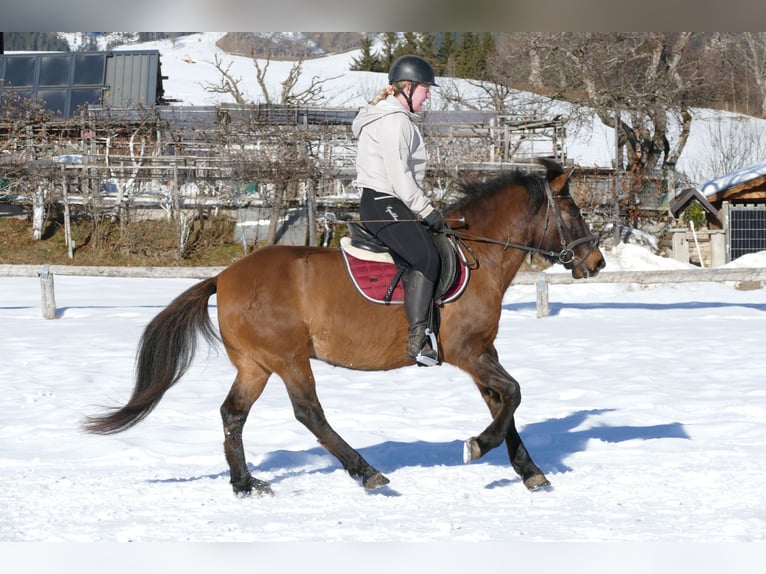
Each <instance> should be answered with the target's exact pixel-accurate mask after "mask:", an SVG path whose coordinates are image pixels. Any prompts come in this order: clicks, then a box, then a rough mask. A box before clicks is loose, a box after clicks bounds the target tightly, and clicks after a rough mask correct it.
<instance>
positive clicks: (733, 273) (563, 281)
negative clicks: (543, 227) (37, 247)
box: [0, 265, 766, 319]
mask: <svg viewBox="0 0 766 574" xmlns="http://www.w3.org/2000/svg"><path fill="white" fill-rule="evenodd" d="M223 269H225V268H224V267H92V266H73V265H42V266H41V265H0V277H40V287H41V291H42V311H43V317H45V318H46V319H55V318H56V317H57V314H56V297H55V293H54V282H53V277H54V275H70V276H81V277H138V278H166V279H183V278H189V279H204V278H206V277H211V276H213V275H216V274H218V273H220V272H221V271H223ZM726 282H732V283H739V284H743V283H746V284H751V285H752V286H754V287H756V288H759V287H762V286H763V284H764V282H766V268H760V267H759V268H720V267H718V268H701V269H667V270H656V271H611V272H609V271H607V272H601V273H599V274H598V275H597V276H596V277H590V278H588V279H574V278H573V277H572V275H571V274H569V273H545V272H520V273H518V274H517V275H516V277H515V278H514V280H513V283H512V285H535V286H536V290H537V316H538V317H540V318H542V317H547V316H548V315H549V314H550V307H549V295H548V288H549V286H550V285H571V284H588V283H637V284H641V285H650V284H661V283H726Z"/></svg>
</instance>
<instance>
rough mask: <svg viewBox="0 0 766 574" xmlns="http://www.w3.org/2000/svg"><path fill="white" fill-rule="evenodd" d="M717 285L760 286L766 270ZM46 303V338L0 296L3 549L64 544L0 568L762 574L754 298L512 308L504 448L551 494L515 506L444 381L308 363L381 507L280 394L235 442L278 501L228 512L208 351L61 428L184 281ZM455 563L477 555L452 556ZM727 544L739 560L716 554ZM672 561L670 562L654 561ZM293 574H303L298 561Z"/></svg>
mask: <svg viewBox="0 0 766 574" xmlns="http://www.w3.org/2000/svg"><path fill="white" fill-rule="evenodd" d="M606 256H607V262H608V264H607V270H611V271H614V270H618V269H621V268H622V269H653V268H667V267H668V266H672V265H677V266H681V264H678V263H675V262H669V261H668V260H667V259H661V258H657V257H655V256H653V255H651V254H650V253H648V252H647V251H645V250H644V249H643V248H640V247H638V246H633V245H622V246H619V247H618V248H615V249H614V250H613V251H611V252H607V253H606ZM734 264H736V265H739V266H749V267H763V266H766V252H764V253H758V254H753V255H748V256H745V257H743V258H740V259H738V260H737V261H736V262H734V263H733V264H732V265H734ZM55 281H56V298H57V303H58V306H59V310H60V318H59V319H57V320H52V321H51V320H45V319H43V318H42V315H41V310H40V286H39V281H38V280H37V279H31V278H30V279H27V278H2V279H0V325H2V328H1V329H0V333H1V335H0V356H2V362H0V380H1V381H2V388H3V393H2V397H1V398H0V420H2V426H1V427H0V468H1V469H2V474H1V475H0V476H2V478H1V479H0V507H1V508H2V516H3V520H2V522H0V541H2V542H4V543H16V542H41V543H57V542H64V543H69V544H64V545H63V546H62V545H58V544H55V545H53V547H52V548H51V546H50V545H49V544H45V545H44V546H43V548H48V549H50V551H42V552H40V553H33V554H34V556H31V557H30V556H29V553H28V551H27V549H28V548H29V546H27V545H21V547H19V546H18V545H16V544H10V545H8V544H5V545H4V546H3V548H4V550H10V554H6V556H11V557H15V558H17V559H19V560H20V559H22V558H21V556H23V559H24V560H26V561H27V564H35V563H42V564H49V563H50V562H51V561H53V562H57V561H58V560H59V558H55V557H57V556H60V555H61V554H62V553H63V554H64V555H65V556H67V557H68V556H69V554H70V553H74V555H76V556H80V557H81V558H78V559H77V560H74V559H73V560H74V561H73V562H71V564H75V565H77V564H79V565H80V566H82V565H83V564H91V563H94V562H95V563H96V564H101V565H105V561H108V560H111V559H114V557H115V556H116V557H123V558H120V559H118V561H117V564H115V565H113V566H111V570H112V571H117V572H122V571H125V572H127V571H134V570H135V567H136V564H137V562H135V561H136V560H138V558H137V554H135V553H134V552H133V551H130V550H125V546H124V545H121V544H114V545H110V544H106V545H104V544H99V545H97V547H96V548H94V552H95V553H94V554H92V553H91V552H90V551H88V552H87V553H84V552H81V551H80V549H81V548H83V546H82V545H81V544H79V543H83V542H98V543H121V542H127V541H136V542H145V543H146V542H171V541H174V542H186V541H192V542H261V543H272V542H294V543H301V544H304V543H305V544H308V545H309V548H311V549H312V550H311V551H310V552H309V554H310V556H314V557H316V556H322V555H323V554H324V555H326V554H327V553H328V552H329V553H330V554H331V556H325V558H322V560H328V561H329V560H333V557H334V556H336V554H335V552H336V550H335V549H338V552H340V551H341V550H340V549H343V548H348V546H347V545H335V546H333V545H331V546H329V547H328V546H326V545H324V544H318V543H325V542H336V543H341V542H343V543H358V542H375V543H385V544H383V545H382V546H381V545H377V544H376V545H374V546H368V545H364V546H363V547H362V548H363V549H364V550H363V552H364V556H365V557H367V558H371V559H372V564H371V565H370V566H368V567H365V568H364V570H372V571H376V568H380V570H379V571H383V569H382V565H383V564H388V562H386V560H389V559H391V558H392V557H393V555H394V554H395V557H396V558H397V560H400V561H401V560H405V559H406V564H410V565H412V564H417V563H418V559H420V560H421V561H423V560H425V563H424V564H422V566H421V567H425V568H428V567H429V565H430V566H433V565H434V564H441V566H440V568H439V570H438V571H440V572H453V571H454V572H466V571H473V569H474V567H476V568H478V565H480V564H482V560H487V559H488V558H487V557H488V556H490V557H492V560H498V561H503V562H504V561H506V560H507V561H508V562H507V563H508V564H509V567H511V565H512V564H513V560H514V557H515V558H522V557H526V558H528V559H529V560H531V563H532V564H536V565H546V564H547V565H549V566H550V567H557V565H558V567H560V568H565V569H566V570H567V571H568V570H572V571H576V568H575V567H574V566H572V561H576V560H578V556H581V555H580V554H579V552H580V550H579V549H577V547H575V548H573V547H572V546H570V545H568V544H565V545H564V548H565V550H563V552H564V553H563V554H560V555H559V554H555V555H548V554H547V551H546V547H545V546H538V545H531V546H528V545H526V543H529V542H549V543H555V544H554V546H553V548H560V547H561V546H560V545H561V544H564V543H568V542H578V543H592V542H599V543H605V542H612V543H614V542H617V543H625V544H627V546H623V545H618V546H617V547H616V548H615V547H613V546H610V545H607V546H605V547H601V546H598V550H597V553H598V557H599V559H598V560H599V564H601V565H602V566H603V564H605V562H604V560H607V559H608V558H609V556H612V557H613V558H614V559H615V560H617V561H618V565H619V567H618V568H616V569H614V568H613V569H611V570H610V571H612V572H614V571H619V572H634V571H635V572H639V571H641V572H647V571H652V572H659V571H665V570H663V568H664V567H668V568H669V567H671V566H674V565H675V566H674V567H676V566H678V563H677V562H676V561H674V560H680V559H681V558H678V557H677V556H675V555H674V554H673V550H674V549H675V548H676V545H680V546H681V548H682V549H683V551H684V553H690V554H691V555H692V556H690V559H691V560H692V562H694V561H695V560H696V561H699V560H702V563H701V564H700V565H699V567H696V568H692V569H687V568H686V567H688V566H689V564H691V563H690V562H684V564H685V565H686V567H684V568H682V570H683V571H689V572H702V571H708V570H706V568H711V569H712V568H713V567H714V566H715V568H716V570H717V571H720V569H721V568H727V569H728V570H729V571H732V572H743V571H745V570H747V569H748V568H750V567H752V565H753V564H754V562H752V560H751V559H752V558H753V554H754V553H755V556H756V557H758V556H761V557H762V556H763V550H764V542H766V496H765V495H764V494H765V493H764V489H763V484H762V483H763V477H764V476H765V475H766V436H765V435H764V428H765V427H764V425H765V424H766V388H764V386H763V373H764V370H766V357H765V356H764V353H763V333H764V325H766V289H756V290H748V291H746V290H737V289H735V288H734V287H733V286H731V285H719V284H682V285H664V286H649V287H647V286H644V287H640V286H636V285H616V284H597V283H581V284H576V285H570V286H553V287H551V291H550V300H551V312H552V314H551V316H550V317H547V318H544V319H538V318H536V310H535V293H534V287H532V286H514V287H511V288H510V289H509V290H508V292H507V293H506V297H505V299H504V305H503V313H502V319H501V329H500V333H499V335H498V339H497V348H498V350H499V352H500V356H501V358H502V362H503V364H504V365H505V366H506V368H507V369H508V370H509V372H510V373H511V374H512V375H514V376H515V377H516V378H517V379H518V380H519V381H520V383H521V385H522V394H523V400H522V404H521V406H520V408H519V410H518V411H517V421H518V425H519V428H520V431H521V433H522V436H523V438H524V440H525V441H526V444H527V446H528V448H529V450H530V452H531V454H532V456H533V457H534V459H535V460H536V462H537V463H538V464H539V465H540V466H541V468H542V469H543V470H544V471H545V472H546V473H547V475H548V478H549V479H550V480H551V482H552V485H553V488H552V490H550V491H547V492H534V493H530V492H528V491H527V490H526V489H525V488H524V487H523V485H522V484H521V483H520V481H519V479H518V477H517V476H516V475H515V474H514V473H513V471H512V469H511V468H510V466H509V464H508V461H507V458H506V455H505V453H504V449H502V448H500V449H496V450H495V451H493V452H491V453H489V454H488V455H487V456H486V457H485V458H483V459H481V460H479V461H476V462H474V463H472V464H469V465H465V464H463V463H462V441H463V440H464V439H466V438H468V437H470V436H473V435H475V434H476V433H477V432H479V431H480V430H482V429H483V428H484V427H485V426H486V425H487V424H488V422H489V418H488V413H487V411H486V408H485V406H484V404H483V402H482V401H481V399H480V397H479V394H478V392H477V391H476V390H475V388H474V387H473V384H472V382H471V381H470V379H469V378H468V377H467V376H466V375H464V374H463V373H461V372H460V371H458V370H456V369H454V368H453V367H450V366H441V367H437V368H431V369H421V368H417V367H411V368H405V369H401V370H398V371H392V372H374V373H359V372H354V371H350V370H345V369H341V368H336V367H330V366H327V365H325V364H322V363H316V364H315V373H316V376H317V380H318V385H319V393H320V398H321V399H322V401H323V405H324V408H325V411H326V413H327V416H328V418H329V420H330V422H331V424H333V426H334V427H335V428H336V429H337V430H338V431H339V432H340V433H341V435H343V436H344V438H346V440H348V441H349V442H350V443H351V444H352V445H353V446H354V447H356V448H358V449H359V450H360V452H361V453H362V454H363V455H364V456H365V457H366V458H367V459H368V460H369V461H370V462H371V463H372V464H373V465H374V466H376V467H378V468H379V469H380V470H381V471H383V472H384V473H385V474H386V475H387V476H388V478H390V479H391V483H390V485H389V486H387V487H384V488H382V489H379V490H376V491H372V492H367V491H365V490H364V489H363V488H362V487H361V486H360V485H359V484H357V482H356V481H354V480H353V479H351V478H350V477H349V476H348V475H347V474H346V473H345V472H344V471H343V470H342V469H341V467H340V466H339V464H338V463H337V461H335V459H333V458H332V457H330V456H329V455H328V454H326V452H325V451H324V450H323V449H322V448H321V447H320V446H319V445H318V444H317V442H316V441H315V439H314V437H313V436H312V435H310V433H309V432H308V431H307V430H306V429H305V428H303V427H302V426H301V425H300V424H299V423H298V422H297V421H296V420H295V419H294V418H293V415H292V411H291V408H290V406H289V404H288V400H287V397H286V394H285V392H284V388H283V386H282V385H281V383H280V381H279V380H278V379H275V380H272V381H271V383H270V384H269V386H268V387H267V389H266V392H265V393H264V395H263V396H262V397H261V399H260V400H259V401H258V402H257V403H256V405H255V407H254V409H253V411H252V413H251V418H250V421H249V422H248V424H247V426H246V427H245V446H246V451H247V455H248V457H249V461H250V463H251V465H252V467H253V468H252V470H253V472H254V474H255V475H256V476H258V477H260V478H262V479H264V480H267V481H269V482H270V483H271V485H272V488H273V490H274V492H275V495H274V496H273V497H265V498H259V497H253V498H248V499H240V498H237V497H235V496H234V495H233V494H232V492H231V489H230V486H229V476H228V470H227V466H226V463H225V461H224V458H223V452H222V440H223V436H222V430H221V423H220V419H219V414H218V407H219V405H220V403H221V402H222V401H223V399H224V397H225V394H226V392H227V391H228V388H229V386H230V384H231V382H232V379H233V376H234V372H233V368H232V366H231V365H230V363H229V362H228V360H227V359H226V357H225V355H224V353H223V351H222V349H220V348H219V349H217V350H214V349H208V348H207V347H206V346H204V345H203V347H202V349H201V350H200V351H199V352H198V355H197V359H196V361H195V363H194V366H193V368H192V370H191V371H190V373H189V374H188V375H187V376H186V377H185V378H184V379H183V380H182V381H181V382H180V383H179V384H178V385H177V386H176V387H174V388H173V389H171V391H169V392H168V393H167V395H166V396H165V398H164V399H163V401H162V402H161V403H160V405H159V407H158V408H157V409H156V410H155V411H154V412H153V413H152V414H151V415H150V416H149V417H148V418H147V419H146V420H145V421H143V422H142V423H140V424H139V425H138V426H137V427H135V428H134V429H131V430H130V431H127V432H125V433H122V434H118V435H114V436H110V437H103V436H93V435H88V434H85V433H84V432H82V431H81V429H80V424H81V422H82V419H83V417H84V416H86V415H88V414H94V413H96V412H99V411H100V410H101V408H102V407H104V406H113V405H115V404H119V403H121V402H123V401H124V400H125V399H127V397H128V395H129V394H130V391H131V389H132V378H131V376H132V368H133V357H134V353H135V348H136V344H137V341H138V338H139V336H140V334H141V332H142V330H143V327H144V326H145V325H146V323H147V322H148V321H149V320H150V319H151V318H152V317H153V316H154V315H156V314H157V313H158V312H159V311H160V309H162V307H163V306H164V305H166V304H167V303H168V302H169V301H170V300H171V299H172V298H173V297H175V296H176V295H177V294H179V293H180V292H181V291H182V290H183V289H184V288H185V287H187V286H189V285H191V284H192V283H193V282H194V281H193V280H182V279H110V278H82V277H80V278H78V277H65V276H59V277H56V280H55ZM214 304H215V300H214V299H213V300H212V301H211V313H212V314H213V315H214V316H215V305H214ZM407 542H426V543H430V544H434V545H436V549H437V550H436V552H435V554H436V556H435V557H434V558H433V559H432V558H430V556H431V555H430V554H428V553H427V554H421V552H420V550H419V548H420V547H419V546H411V545H409V544H404V546H400V543H407ZM473 542H481V543H484V544H482V545H479V546H474V545H465V544H459V543H473ZM637 542H640V543H642V545H639V546H638V547H637V546H636V545H635V544H634V543H637ZM732 542H738V543H742V544H737V545H735V546H734V547H733V548H732V547H731V546H730V545H728V544H724V543H732ZM493 543H494V544H493ZM647 543H648V544H650V545H649V547H648V548H650V549H653V550H646V547H645V546H643V544H647ZM668 543H670V544H668ZM700 543H701V544H700ZM389 545H393V547H394V548H397V549H398V550H397V551H396V552H392V553H389V552H388V551H386V550H384V549H386V548H389ZM9 546H10V547H9ZM171 547H172V546H163V547H162V548H163V549H164V550H167V549H168V548H171ZM85 548H90V546H88V545H86V546H85ZM143 548H146V546H143ZM206 548H208V547H207V546H205V547H199V546H197V547H191V549H189V550H187V547H186V546H184V547H183V549H181V550H180V553H181V554H183V555H184V557H185V558H186V559H191V561H192V563H193V564H192V568H190V570H191V571H195V570H194V566H196V567H200V568H201V570H199V571H202V572H210V571H212V570H213V569H214V564H216V560H217V558H216V557H217V556H219V554H218V553H219V552H221V553H226V554H228V551H225V550H223V549H221V548H220V547H218V546H215V547H213V548H212V549H210V551H209V553H208V551H207V550H206ZM242 548H243V550H242V551H241V552H242V559H243V560H244V561H245V562H246V564H251V565H252V567H253V568H256V564H255V563H251V562H250V560H251V559H254V558H255V557H254V556H253V552H254V553H255V554H257V555H258V556H259V557H260V558H261V559H266V558H270V559H273V560H274V561H276V562H275V563H276V564H277V565H278V564H283V562H282V561H283V560H284V559H286V556H285V553H287V554H292V553H295V551H294V550H290V547H289V546H287V547H285V546H281V545H278V546H277V547H274V546H272V545H266V546H263V545H258V546H256V547H255V548H257V549H260V550H254V551H252V550H251V551H247V550H244V548H251V549H252V547H249V546H248V547H242ZM282 548H284V550H282ZM298 548H303V546H299V547H298ZM328 548H330V550H328ZM351 548H352V549H358V548H359V547H358V546H356V545H351ZM62 549H63V550H62ZM314 549H316V551H317V552H318V554H316V553H314ZM354 551H356V552H358V550H354ZM135 552H136V553H137V552H139V550H136V551H135ZM237 552H238V551H237ZM484 552H487V553H488V554H484ZM540 553H541V554H542V556H541V555H540ZM668 553H670V556H672V557H673V559H672V560H670V561H668V560H667V559H665V558H662V559H660V557H664V556H666V555H667V554H668ZM85 554H87V555H88V556H89V558H88V560H89V561H90V562H83V561H82V560H84V558H82V556H84V555H85ZM155 556H156V555H155ZM337 556H338V557H339V556H340V555H337ZM426 557H427V558H426ZM746 558H747V560H746ZM724 559H725V561H724V563H721V562H720V561H721V560H724ZM11 560H13V558H11ZM29 560H31V562H29ZM61 560H64V562H65V563H66V564H70V562H68V561H67V560H68V558H63V559H61ZM152 560H156V557H155V558H152ZM290 560H292V561H293V563H296V562H295V561H297V564H298V565H299V566H300V564H304V565H305V566H306V567H310V566H311V565H312V558H311V557H309V555H308V554H303V553H302V552H301V551H300V550H298V551H297V553H295V554H293V555H291V556H290ZM433 560H435V561H433ZM556 560H559V561H561V562H555V561H556ZM642 560H643V561H642ZM646 560H649V561H650V562H649V563H647V562H646ZM684 560H686V558H684ZM551 561H553V562H551ZM445 562H446V563H445ZM57 563H58V562H57ZM275 563H272V564H275ZM344 564H345V561H344ZM406 564H405V566H406ZM203 565H204V566H203ZM638 565H641V568H638ZM338 567H341V566H340V565H339V566H338ZM73 568H74V566H73ZM94 568H95V566H94ZM634 568H635V569H634ZM743 568H744V569H743ZM277 569H279V568H278V567H277ZM403 570H404V571H407V568H406V567H404V568H403ZM12 571H20V570H18V569H15V570H12ZM42 571H54V570H53V569H44V570H42ZM55 571H62V570H60V569H56V570H55ZM65 571H66V570H65ZM70 571H73V572H74V571H75V570H70ZM76 571H78V572H81V571H83V570H82V568H78V569H77V570H76ZM86 571H87V569H86ZM434 571H436V570H434ZM477 571H478V570H477ZM595 571H598V569H596V570H595ZM668 571H670V570H668ZM710 571H712V570H710Z"/></svg>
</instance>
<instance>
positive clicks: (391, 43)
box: [381, 32, 399, 70]
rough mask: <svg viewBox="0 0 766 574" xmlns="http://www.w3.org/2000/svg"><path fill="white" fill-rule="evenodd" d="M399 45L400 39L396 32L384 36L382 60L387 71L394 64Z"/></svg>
mask: <svg viewBox="0 0 766 574" xmlns="http://www.w3.org/2000/svg"><path fill="white" fill-rule="evenodd" d="M398 44H399V37H398V36H397V34H396V32H386V33H385V34H383V56H382V58H381V59H382V64H383V68H384V69H385V70H388V69H389V68H391V64H393V63H394V60H395V59H396V48H397V46H398Z"/></svg>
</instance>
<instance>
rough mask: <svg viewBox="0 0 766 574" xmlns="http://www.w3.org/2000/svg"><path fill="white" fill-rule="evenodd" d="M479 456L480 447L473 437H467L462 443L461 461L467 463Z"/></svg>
mask: <svg viewBox="0 0 766 574" xmlns="http://www.w3.org/2000/svg"><path fill="white" fill-rule="evenodd" d="M477 458H481V449H480V448H479V443H477V442H476V439H475V438H469V439H468V440H467V441H465V442H464V443H463V462H464V463H465V464H468V463H469V462H471V461H472V460H476V459H477Z"/></svg>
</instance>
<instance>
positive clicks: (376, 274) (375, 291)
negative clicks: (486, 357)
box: [340, 221, 470, 305]
mask: <svg viewBox="0 0 766 574" xmlns="http://www.w3.org/2000/svg"><path fill="white" fill-rule="evenodd" d="M348 231H349V234H348V235H347V236H345V237H343V238H341V240H340V250H341V253H342V254H343V260H344V262H345V264H346V269H347V270H348V273H349V276H350V277H351V281H352V283H353V284H354V286H355V287H356V289H357V290H358V291H359V293H361V294H362V296H364V297H365V298H366V299H367V300H368V301H372V302H373V303H381V304H384V305H390V304H392V303H403V302H404V286H403V285H402V276H403V275H404V274H405V273H406V272H407V267H406V265H405V264H404V263H402V262H397V261H396V258H395V256H394V255H392V253H391V251H390V250H389V249H388V247H386V246H385V245H384V244H383V243H381V242H380V241H379V240H378V239H377V238H376V237H375V236H374V235H372V234H371V233H370V232H369V231H367V229H365V228H364V227H362V226H361V225H359V224H358V223H355V222H353V221H349V222H348ZM434 243H435V244H436V248H437V250H438V251H439V255H440V257H441V263H442V265H441V267H442V271H441V276H440V278H439V284H438V285H437V287H436V297H435V301H436V303H437V304H438V305H442V304H445V303H449V302H451V301H454V300H455V299H457V298H458V297H460V296H461V295H462V294H463V291H465V288H466V286H467V285H468V279H469V277H470V267H469V265H468V263H467V260H466V257H465V255H464V253H463V251H462V250H461V248H460V246H459V245H458V243H457V242H456V241H455V240H454V238H453V237H451V236H448V235H446V234H443V233H435V234H434Z"/></svg>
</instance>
